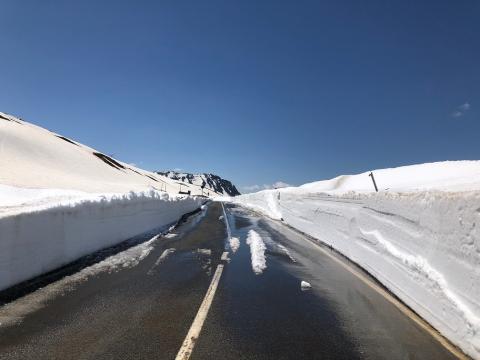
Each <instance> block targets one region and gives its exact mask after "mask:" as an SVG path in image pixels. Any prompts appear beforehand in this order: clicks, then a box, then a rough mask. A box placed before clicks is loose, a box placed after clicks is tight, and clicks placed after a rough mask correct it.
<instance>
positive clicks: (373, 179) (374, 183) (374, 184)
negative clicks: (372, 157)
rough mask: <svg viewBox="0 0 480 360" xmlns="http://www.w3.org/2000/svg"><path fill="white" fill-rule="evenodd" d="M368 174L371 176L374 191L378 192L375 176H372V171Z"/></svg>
mask: <svg viewBox="0 0 480 360" xmlns="http://www.w3.org/2000/svg"><path fill="white" fill-rule="evenodd" d="M368 176H370V177H371V178H372V181H373V186H375V191H376V192H378V188H377V183H376V182H375V178H374V177H373V172H371V171H370V174H368Z"/></svg>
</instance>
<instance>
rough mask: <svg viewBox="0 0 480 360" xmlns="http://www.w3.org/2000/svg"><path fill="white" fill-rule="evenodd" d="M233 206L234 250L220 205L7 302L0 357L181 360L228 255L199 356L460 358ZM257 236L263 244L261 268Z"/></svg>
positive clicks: (274, 226)
mask: <svg viewBox="0 0 480 360" xmlns="http://www.w3.org/2000/svg"><path fill="white" fill-rule="evenodd" d="M225 207H226V214H227V220H228V223H229V225H230V229H231V235H232V237H236V238H238V239H239V241H240V246H239V248H238V250H237V251H236V252H233V251H232V249H231V248H230V245H229V244H230V243H229V241H228V236H227V231H226V227H225V222H224V220H225V219H224V218H223V210H222V206H221V204H219V203H211V204H210V205H209V206H208V208H207V209H205V210H202V211H201V212H199V213H197V214H195V215H193V216H191V217H190V218H189V219H188V220H187V221H186V222H185V223H183V224H181V225H180V226H179V227H178V228H176V229H175V230H174V231H173V232H172V234H171V235H166V236H161V237H158V239H156V240H152V241H150V242H141V243H140V244H139V245H137V246H136V247H133V248H131V249H129V250H127V251H126V252H120V253H118V254H116V255H112V257H111V258H106V259H104V260H103V261H102V262H101V263H100V264H97V265H93V266H90V267H87V268H85V269H83V270H79V271H78V273H76V274H74V275H71V276H68V277H66V278H64V279H62V280H59V281H57V282H55V283H52V284H50V285H48V286H45V287H43V288H42V289H39V290H37V291H35V292H33V293H31V294H29V295H27V296H25V297H22V298H19V299H17V300H15V301H13V302H11V303H8V304H6V305H4V306H3V307H0V323H1V325H0V359H174V358H175V356H176V354H177V352H178V350H179V348H180V346H181V345H182V342H183V341H184V338H185V336H186V334H187V332H188V330H189V328H190V325H191V324H192V321H193V319H194V318H195V316H196V313H197V310H198V308H199V306H200V304H201V303H202V300H203V298H204V296H205V293H206V291H207V289H208V287H209V285H210V281H211V278H212V276H213V273H214V271H215V268H216V266H217V264H219V263H220V256H221V254H222V252H223V251H229V257H230V259H231V260H230V262H228V263H227V264H225V267H224V270H223V275H222V277H221V279H220V282H219V285H218V289H217V292H216V295H215V297H214V299H213V303H212V305H211V308H210V310H209V312H208V316H207V318H206V321H205V323H204V325H203V329H202V331H201V334H200V337H199V339H198V341H197V342H196V344H195V347H194V350H193V353H192V356H191V359H387V358H388V359H452V358H455V357H454V356H453V355H452V354H451V353H450V352H449V351H448V350H446V349H445V348H444V347H443V346H442V345H441V344H440V343H438V342H437V341H436V340H435V339H434V338H433V337H432V336H431V335H430V334H429V333H427V332H426V331H424V330H423V329H422V328H420V327H419V326H418V325H417V324H416V323H415V322H414V321H413V320H411V319H410V318H408V317H406V316H405V315H404V314H403V313H402V312H401V311H400V310H398V309H397V308H396V307H395V306H393V305H392V304H391V303H390V302H388V301H387V300H386V299H385V298H383V297H382V296H381V295H379V294H378V293H377V292H376V291H374V290H373V289H372V288H371V287H369V286H367V285H366V284H365V283H363V282H362V281H359V280H358V278H357V277H355V276H354V275H352V274H351V273H350V272H349V271H347V270H345V268H343V267H342V266H340V265H339V264H338V263H337V262H336V261H334V260H332V259H331V258H330V257H329V256H326V255H325V254H324V253H323V252H322V251H320V250H319V249H318V246H317V245H316V244H313V243H312V242H311V241H309V240H307V239H305V238H304V237H303V236H302V235H300V234H298V233H296V232H294V231H292V230H291V229H288V228H286V227H285V226H283V225H282V224H279V223H277V222H274V221H271V220H268V219H266V218H263V217H259V216H258V215H256V214H253V213H251V212H249V211H247V210H244V209H241V208H238V207H234V206H232V205H228V206H227V205H226V206H225ZM251 230H254V231H255V232H256V233H257V234H258V235H259V236H260V238H261V241H262V243H263V244H264V245H265V251H264V253H265V259H266V263H265V265H266V268H264V269H263V271H262V272H261V273H255V272H254V271H253V269H252V253H251V248H250V245H248V244H247V242H246V240H247V238H248V234H249V231H251ZM151 237H152V236H151V235H150V236H147V237H145V239H144V240H148V239H150V238H151ZM302 280H304V281H308V282H309V283H310V284H311V286H312V288H311V289H309V290H302V289H301V287H300V282H301V281H302Z"/></svg>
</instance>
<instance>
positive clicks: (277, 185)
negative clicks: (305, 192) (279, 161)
mask: <svg viewBox="0 0 480 360" xmlns="http://www.w3.org/2000/svg"><path fill="white" fill-rule="evenodd" d="M289 186H292V185H290V184H287V183H286V182H283V181H277V182H274V183H273V184H272V185H263V187H264V188H265V189H280V188H284V187H289Z"/></svg>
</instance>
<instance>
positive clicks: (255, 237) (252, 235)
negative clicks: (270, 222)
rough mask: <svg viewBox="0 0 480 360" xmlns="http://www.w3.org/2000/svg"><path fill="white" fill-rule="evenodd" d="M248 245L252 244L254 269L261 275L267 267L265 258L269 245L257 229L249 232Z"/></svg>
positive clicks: (251, 252) (251, 251)
mask: <svg viewBox="0 0 480 360" xmlns="http://www.w3.org/2000/svg"><path fill="white" fill-rule="evenodd" d="M247 245H249V246H250V254H251V257H252V270H253V272H254V273H255V274H257V275H259V274H261V273H262V272H263V270H265V269H266V268H267V260H266V259H265V250H267V247H266V246H265V243H264V242H263V240H262V238H261V236H260V235H259V234H258V233H257V232H256V231H255V230H250V231H249V232H248V236H247Z"/></svg>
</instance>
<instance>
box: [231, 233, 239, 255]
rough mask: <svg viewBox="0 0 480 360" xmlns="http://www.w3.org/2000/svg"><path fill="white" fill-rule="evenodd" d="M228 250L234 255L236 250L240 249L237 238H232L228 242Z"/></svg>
mask: <svg viewBox="0 0 480 360" xmlns="http://www.w3.org/2000/svg"><path fill="white" fill-rule="evenodd" d="M229 243H230V249H232V252H233V253H236V252H237V250H238V248H239V247H240V239H239V238H238V237H235V236H232V237H231V238H230V240H229Z"/></svg>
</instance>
